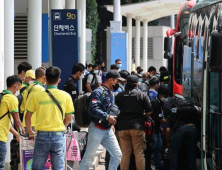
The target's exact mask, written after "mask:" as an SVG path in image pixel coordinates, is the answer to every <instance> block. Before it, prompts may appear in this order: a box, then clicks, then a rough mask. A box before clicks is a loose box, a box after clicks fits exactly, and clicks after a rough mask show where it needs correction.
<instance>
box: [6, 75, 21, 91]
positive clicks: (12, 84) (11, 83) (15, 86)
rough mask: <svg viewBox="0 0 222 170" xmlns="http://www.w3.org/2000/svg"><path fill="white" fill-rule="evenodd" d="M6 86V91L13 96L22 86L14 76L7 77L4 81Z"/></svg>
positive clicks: (19, 80)
mask: <svg viewBox="0 0 222 170" xmlns="http://www.w3.org/2000/svg"><path fill="white" fill-rule="evenodd" d="M6 85H7V90H9V91H11V92H12V94H15V93H16V92H17V91H19V90H20V88H21V85H22V80H21V79H20V78H19V77H18V76H16V75H14V76H9V77H8V78H7V79H6Z"/></svg>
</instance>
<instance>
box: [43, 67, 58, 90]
mask: <svg viewBox="0 0 222 170" xmlns="http://www.w3.org/2000/svg"><path fill="white" fill-rule="evenodd" d="M60 75H61V70H60V69H59V68H58V67H55V66H51V67H49V68H48V69H47V70H46V83H47V86H49V85H54V86H58V84H59V83H60V81H61V79H60Z"/></svg>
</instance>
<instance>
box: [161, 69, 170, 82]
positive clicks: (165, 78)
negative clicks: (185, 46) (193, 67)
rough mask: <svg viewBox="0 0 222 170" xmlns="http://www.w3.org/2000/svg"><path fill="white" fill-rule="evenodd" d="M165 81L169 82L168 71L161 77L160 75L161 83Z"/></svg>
mask: <svg viewBox="0 0 222 170" xmlns="http://www.w3.org/2000/svg"><path fill="white" fill-rule="evenodd" d="M163 81H169V73H168V71H165V72H163V73H161V75H160V82H163Z"/></svg>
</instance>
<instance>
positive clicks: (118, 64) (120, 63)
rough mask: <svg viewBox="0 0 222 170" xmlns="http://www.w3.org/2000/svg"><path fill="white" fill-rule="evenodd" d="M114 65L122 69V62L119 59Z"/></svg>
mask: <svg viewBox="0 0 222 170" xmlns="http://www.w3.org/2000/svg"><path fill="white" fill-rule="evenodd" d="M115 65H116V66H117V67H118V68H121V67H122V61H121V60H120V59H116V60H115Z"/></svg>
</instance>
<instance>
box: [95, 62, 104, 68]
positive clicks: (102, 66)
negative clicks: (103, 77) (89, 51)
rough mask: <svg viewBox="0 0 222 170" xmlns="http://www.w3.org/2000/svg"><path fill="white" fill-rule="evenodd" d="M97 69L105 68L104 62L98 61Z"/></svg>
mask: <svg viewBox="0 0 222 170" xmlns="http://www.w3.org/2000/svg"><path fill="white" fill-rule="evenodd" d="M97 64H98V66H99V68H105V62H104V61H98V63H97Z"/></svg>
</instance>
